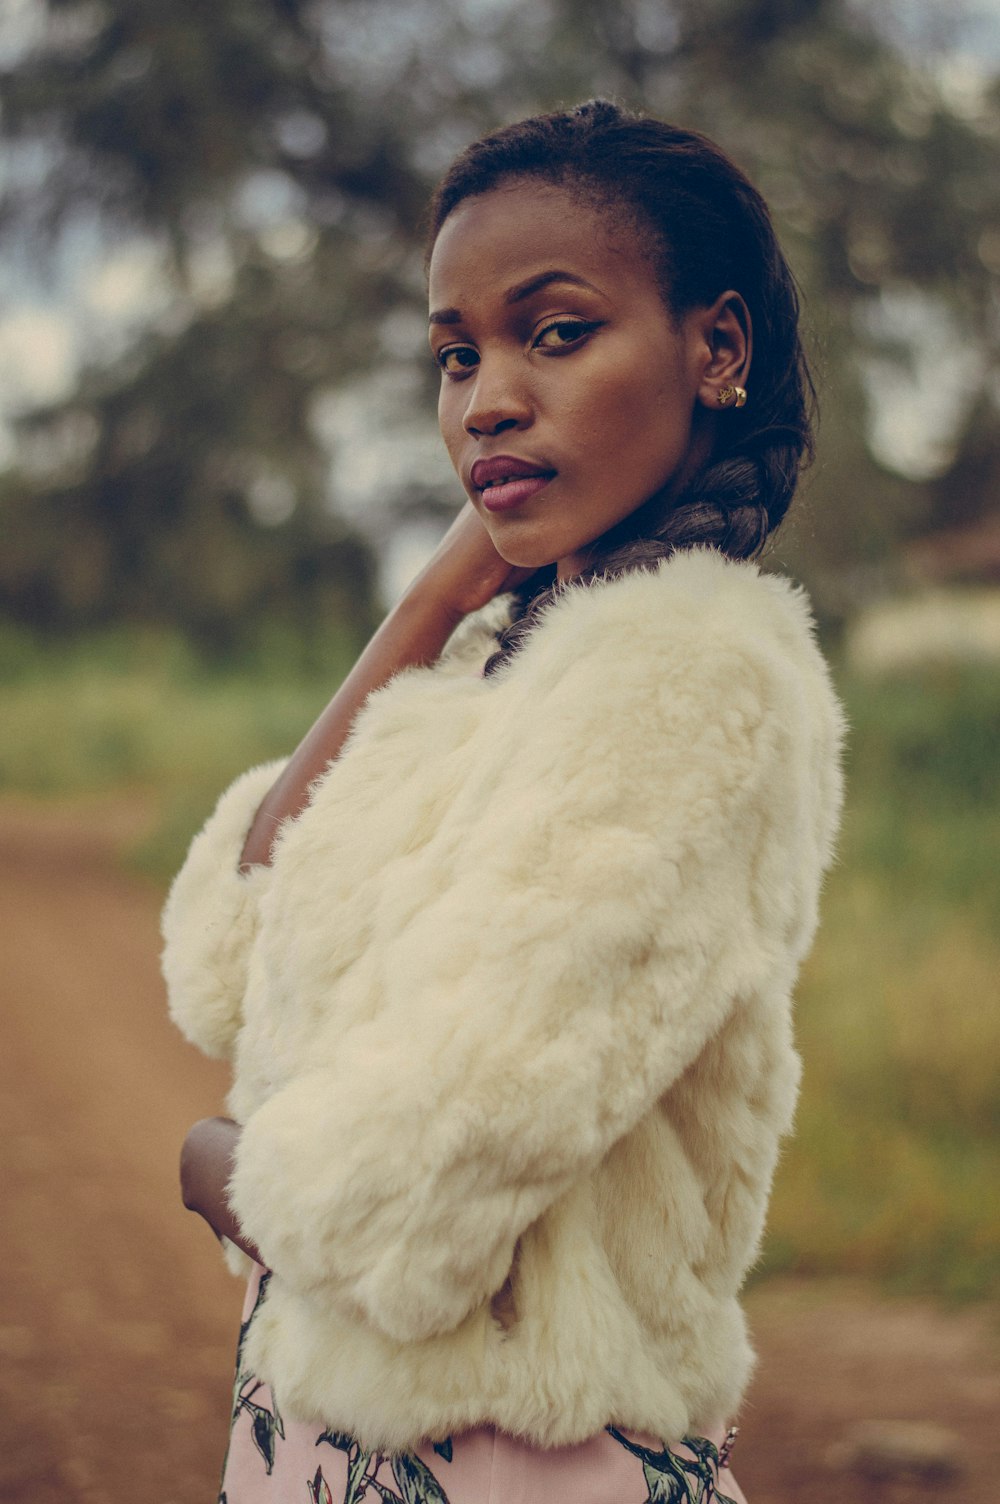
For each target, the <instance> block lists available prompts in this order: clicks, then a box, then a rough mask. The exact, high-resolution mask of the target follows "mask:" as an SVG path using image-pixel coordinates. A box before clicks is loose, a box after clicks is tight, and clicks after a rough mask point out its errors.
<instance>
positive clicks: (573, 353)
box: [430, 180, 732, 578]
mask: <svg viewBox="0 0 1000 1504" xmlns="http://www.w3.org/2000/svg"><path fill="white" fill-rule="evenodd" d="M430 309H431V312H430V341H431V347H432V349H433V351H434V355H435V358H436V359H437V362H438V364H439V365H440V367H441V396H440V402H439V406H438V414H439V419H440V424H441V433H442V435H443V437H444V441H445V444H446V445H447V448H448V453H449V455H450V456H451V460H452V463H453V465H454V466H455V469H456V471H457V472H458V474H459V476H460V478H461V481H462V484H463V486H464V487H465V490H466V492H467V494H468V496H469V497H470V498H471V500H472V502H473V505H474V506H475V508H476V510H477V511H478V513H479V515H480V517H481V518H482V519H483V522H484V523H485V525H486V527H487V529H488V531H489V533H490V536H491V538H492V539H493V542H494V544H495V546H496V548H497V550H498V552H499V553H500V554H501V556H502V557H503V558H504V559H506V560H508V562H510V563H511V564H515V565H522V566H525V567H528V568H539V567H541V566H542V565H545V564H551V563H553V562H556V563H557V565H558V573H559V575H560V577H561V578H566V577H568V576H569V575H572V574H575V573H577V572H579V570H580V569H581V568H583V567H584V566H585V564H586V561H587V546H588V545H589V544H590V543H592V542H593V541H594V539H596V538H598V537H600V536H601V535H602V534H603V533H605V532H607V530H608V529H609V528H610V527H612V526H613V525H614V524H615V523H618V522H621V521H622V520H623V519H624V518H625V517H627V516H628V515H629V514H630V513H631V512H633V511H634V510H635V509H636V508H637V507H638V506H640V505H641V503H642V502H644V501H646V500H647V499H648V498H649V497H650V496H652V495H653V493H654V492H656V491H659V490H660V489H661V488H663V487H665V486H674V487H676V486H677V484H678V483H679V482H680V481H681V480H682V479H684V478H686V476H687V474H688V473H690V472H691V470H692V469H693V468H695V467H696V466H697V465H699V464H700V463H701V462H702V460H703V458H705V457H706V456H707V453H708V450H709V448H710V443H711V426H712V420H711V419H709V418H708V414H707V412H706V410H705V407H702V408H700V417H699V419H698V421H697V422H696V421H695V412H696V409H697V408H698V404H699V398H700V400H701V401H702V402H703V403H705V404H706V405H707V403H708V401H709V399H710V398H711V396H712V395H713V393H714V390H715V387H717V386H718V385H719V384H720V383H721V381H722V380H725V379H732V378H726V377H725V376H724V375H722V376H719V378H718V380H716V382H715V387H712V386H710V385H706V381H707V380H708V379H709V378H708V377H707V376H706V372H709V373H711V371H712V370H713V369H714V367H713V361H715V360H716V353H717V352H715V351H714V350H713V345H714V344H715V343H716V341H715V340H714V337H713V328H714V325H713V320H712V319H711V318H710V317H709V314H710V312H711V311H710V310H695V311H694V312H693V313H692V314H690V315H688V316H686V317H685V318H683V319H681V320H680V321H679V322H675V320H674V319H673V318H672V316H671V314H670V313H669V312H668V310H667V307H666V305H665V303H664V301H663V298H662V296H661V294H660V291H659V288H658V286H657V283H656V280H655V276H654V273H653V270H652V267H651V265H650V262H649V260H648V258H647V256H646V255H645V254H644V253H643V251H642V249H641V247H640V245H639V243H638V241H637V237H636V235H635V233H634V232H633V231H631V230H630V229H629V228H628V226H627V224H618V223H616V221H615V220H614V219H612V218H611V217H610V216H609V214H608V213H607V212H606V211H604V212H602V210H601V209H600V208H598V207H594V206H592V205H590V204H587V203H586V202H585V201H583V200H582V199H581V198H579V197H578V196H576V195H575V194H573V193H572V192H569V191H567V190H565V189H563V188H560V187H558V186H554V185H550V184H547V183H544V182H537V181H531V180H528V181H521V182H515V183H513V184H510V185H504V186H501V187H499V188H496V189H493V190H491V191H490V192H488V193H484V194H481V195H478V196H476V197H473V198H468V199H465V200H463V201H462V202H461V203H460V204H459V205H458V207H457V208H456V209H454V210H453V211H452V213H451V214H450V215H449V216H448V218H447V219H446V220H445V223H444V225H443V226H442V228H441V231H440V234H439V235H438V238H437V241H436V243H435V246H434V250H433V254H432V257H431V262H430ZM706 419H707V420H708V421H705V420H706Z"/></svg>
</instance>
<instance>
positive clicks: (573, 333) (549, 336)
mask: <svg viewBox="0 0 1000 1504" xmlns="http://www.w3.org/2000/svg"><path fill="white" fill-rule="evenodd" d="M599 328H600V323H599V321H598V320H596V319H556V320H555V321H554V322H553V323H551V324H546V325H545V327H544V329H540V330H539V331H538V333H537V335H536V336H535V341H534V343H535V346H536V348H538V349H540V350H568V349H570V348H571V347H572V346H573V345H576V344H579V343H580V341H581V340H583V339H586V337H587V335H588V334H593V332H594V330H595V329H599Z"/></svg>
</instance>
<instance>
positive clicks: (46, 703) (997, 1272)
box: [0, 631, 1000, 1298]
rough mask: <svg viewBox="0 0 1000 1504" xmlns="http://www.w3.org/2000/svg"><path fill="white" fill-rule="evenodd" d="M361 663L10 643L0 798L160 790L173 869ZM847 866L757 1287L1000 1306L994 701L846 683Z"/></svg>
mask: <svg viewBox="0 0 1000 1504" xmlns="http://www.w3.org/2000/svg"><path fill="white" fill-rule="evenodd" d="M349 652H350V649H349V646H348V645H347V644H346V643H344V642H339V641H337V640H332V641H331V643H330V651H329V661H328V662H327V663H326V664H323V665H321V666H316V665H315V664H313V665H311V666H310V665H309V664H305V663H301V662H297V661H296V659H295V655H294V653H293V652H292V651H291V649H290V647H289V644H288V643H287V642H282V641H280V640H275V641H273V642H271V643H270V645H269V646H268V647H267V648H266V650H265V651H264V652H263V653H262V654H260V655H258V657H257V659H256V661H255V662H254V663H253V664H246V663H244V664H241V665H232V666H230V667H229V668H227V669H220V668H214V669H210V668H207V667H206V666H205V665H204V664H201V663H199V662H198V661H197V659H195V658H194V657H193V656H192V654H191V653H190V651H189V650H188V649H187V648H185V647H184V645H183V644H182V643H181V642H180V641H178V640H175V639H170V638H165V637H163V636H148V637H144V636H141V635H140V636H135V635H113V636H107V637H104V638H101V639H99V640H91V641H89V642H85V643H80V644H77V645H75V646H73V647H71V648H65V649H60V650H58V651H57V650H55V649H53V648H51V647H47V648H46V647H42V646H40V645H39V644H37V643H36V642H34V641H32V640H31V639H30V638H28V637H25V636H23V635H19V634H12V633H10V632H9V631H7V632H5V633H0V695H2V698H3V704H4V712H3V716H2V717H0V788H6V789H8V790H17V791H19V792H26V793H31V794H35V795H42V796H45V795H60V796H66V795H84V794H92V793H95V792H98V791H109V790H113V789H115V790H117V789H132V790H141V791H143V792H144V793H149V792H150V791H152V792H153V794H154V796H155V801H156V805H157V807H158V810H159V818H158V822H157V825H156V828H155V830H154V831H153V833H152V834H151V835H150V836H149V838H148V839H147V840H146V841H145V842H144V843H143V845H142V847H141V848H140V849H139V850H138V851H137V852H136V853H135V854H134V859H135V860H136V861H137V862H138V863H139V864H140V865H141V866H142V867H143V868H144V869H145V870H147V871H149V872H151V873H153V874H154V875H155V876H157V877H159V878H161V879H164V880H165V879H166V877H167V876H168V875H169V874H170V873H171V872H172V871H173V870H175V869H176V867H177V866H178V864H179V862H180V860H181V858H182V856H183V853H184V850H185V848H186V845H187V842H188V840H189V838H190V835H191V833H192V832H193V831H194V830H195V829H196V828H197V826H198V825H199V824H200V822H201V820H202V819H203V818H204V816H205V814H206V813H207V812H208V810H209V809H210V808H211V806H212V804H213V802H214V800H215V798H216V797H217V795H218V792H219V790H220V789H221V788H223V787H224V786H225V784H226V783H227V782H228V781H229V780H230V778H232V777H233V776H234V775H235V774H236V773H237V772H239V771H240V770H241V769H243V768H245V767H247V766H249V765H250V764H251V763H253V762H257V761H260V760H262V759H264V758H267V757H271V756H275V755H278V754H280V753H281V752H283V751H285V750H287V749H288V748H289V747H290V746H291V745H292V744H293V743H294V742H295V741H296V740H297V738H298V736H299V735H300V734H301V732H302V731H303V730H304V729H305V728H306V726H308V724H309V723H310V721H311V720H312V718H313V716H314V715H315V713H316V711H317V710H318V709H319V707H320V706H321V705H322V703H323V701H324V700H325V698H326V696H327V695H328V694H329V692H330V691H331V689H332V688H333V686H334V685H335V684H336V682H337V681H338V679H339V677H340V675H341V674H342V672H343V671H344V669H345V667H346V664H347V662H348V659H349ZM844 690H845V696H846V699H847V704H848V710H849V713H850V717H851V721H852V726H853V731H852V737H851V751H850V757H849V766H848V777H849V800H848V809H847V815H846V820H845V827H844V835H843V840H842V843H841V857H840V861H839V863H838V865H837V867H836V868H835V870H834V872H833V873H832V875H831V879H830V882H829V885H828V888H827V893H826V898H825V902H824V910H823V924H822V928H821V931H820V936H819V940H818V942H817V945H816V948H815V950H814V952H813V954H812V956H811V957H810V960H809V962H808V963H807V966H806V968H805V970H804V973H803V977H802V982H801V985H800V988H799V994H798V1015H797V1016H798V1036H799V1042H800V1046H801V1049H802V1053H803V1056H804V1060H805V1078H804V1085H803V1093H802V1100H801V1105H800V1110H799V1117H798V1131H797V1134H796V1136H795V1138H794V1139H793V1140H792V1141H791V1142H790V1144H789V1145H788V1147H787V1149H786V1151H785V1154H784V1157H783V1160H782V1164H781V1166H780V1167H779V1172H778V1177H777V1181H776V1185H775V1194H774V1200H773V1205H772V1213H771V1218H770V1224H769V1232H768V1237H767V1242H766V1247H765V1253H764V1259H763V1261H762V1264H761V1267H760V1271H759V1274H763V1275H766V1274H767V1273H769V1272H773V1271H778V1270H781V1271H795V1272H800V1273H805V1274H813V1273H821V1274H827V1273H830V1274H833V1273H836V1274H843V1273H856V1274H861V1275H865V1276H872V1277H875V1278H877V1279H879V1280H881V1281H883V1282H885V1283H886V1284H888V1285H891V1286H894V1287H898V1288H905V1289H908V1290H920V1291H928V1292H933V1293H936V1294H939V1295H942V1296H949V1297H956V1298H962V1297H973V1296H983V1295H994V1296H995V1295H997V1294H1000V1200H998V1198H997V1196H996V1193H995V1188H996V1186H997V1184H998V1183H1000V1133H998V1129H1000V1007H998V1002H1000V861H998V855H997V854H998V851H1000V779H998V778H997V773H996V770H997V747H998V746H1000V682H998V680H997V676H996V675H990V674H989V673H988V672H987V671H984V670H979V671H978V672H975V671H972V670H969V671H964V672H951V673H940V672H938V673H927V674H925V675H922V676H914V677H909V678H905V679H899V680H892V681H884V682H879V683H873V682H865V681H861V680H850V679H847V680H845V683H844Z"/></svg>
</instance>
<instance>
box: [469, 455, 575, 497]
mask: <svg viewBox="0 0 1000 1504" xmlns="http://www.w3.org/2000/svg"><path fill="white" fill-rule="evenodd" d="M555 473H556V472H555V471H554V470H549V469H547V468H546V467H545V466H544V465H538V464H535V463H534V462H533V461H531V460H519V459H515V458H514V456H513V455H511V454H498V455H496V456H495V457H494V458H493V459H491V460H477V461H476V463H475V464H474V465H473V467H472V476H471V479H472V484H473V485H474V486H475V488H476V490H477V491H487V490H489V489H491V488H492V487H493V486H501V485H503V483H504V481H509V480H528V479H534V478H535V477H539V478H542V479H544V480H546V481H549V480H551V479H552V477H553V475H555Z"/></svg>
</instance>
